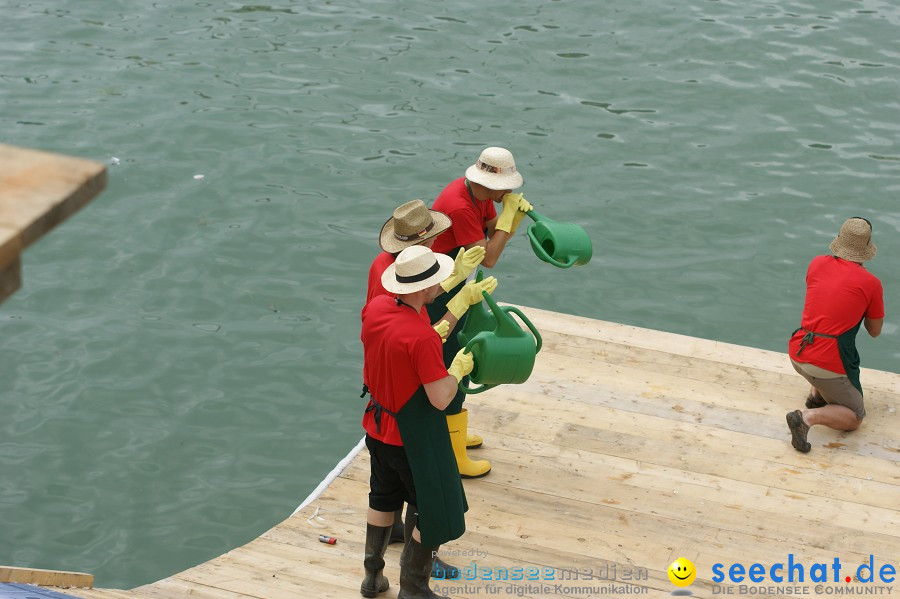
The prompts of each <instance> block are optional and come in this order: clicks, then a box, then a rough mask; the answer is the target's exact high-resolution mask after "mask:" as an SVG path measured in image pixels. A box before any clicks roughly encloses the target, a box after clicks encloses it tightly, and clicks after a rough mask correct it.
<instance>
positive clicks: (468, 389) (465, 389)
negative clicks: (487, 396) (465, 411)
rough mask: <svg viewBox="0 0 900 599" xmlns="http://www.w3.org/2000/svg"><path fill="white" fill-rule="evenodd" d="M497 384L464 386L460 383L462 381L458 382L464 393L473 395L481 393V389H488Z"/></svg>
mask: <svg viewBox="0 0 900 599" xmlns="http://www.w3.org/2000/svg"><path fill="white" fill-rule="evenodd" d="M496 386H497V385H482V386H480V387H466V386H465V385H463V384H462V381H460V382H459V390H460V391H462V392H463V393H465V394H466V395H475V394H476V393H481V392H482V391H487V390H488V389H493V388H494V387H496Z"/></svg>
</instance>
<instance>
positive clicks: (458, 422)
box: [428, 147, 531, 478]
mask: <svg viewBox="0 0 900 599" xmlns="http://www.w3.org/2000/svg"><path fill="white" fill-rule="evenodd" d="M522 182H523V180H522V175H521V173H519V171H518V170H517V169H516V162H515V160H514V159H513V155H512V154H511V153H510V151H509V150H506V149H504V148H496V147H491V148H486V149H485V150H484V151H483V152H481V155H480V156H479V157H478V160H477V161H476V162H475V164H473V165H471V166H470V167H469V168H467V169H466V173H465V177H460V178H459V179H456V180H454V181H451V182H450V184H449V185H447V187H445V188H444V190H443V191H442V192H441V193H440V195H439V196H438V197H437V199H436V200H435V201H434V204H433V205H432V209H433V210H440V211H441V212H443V213H444V214H446V215H447V216H449V217H450V220H451V221H452V223H453V224H452V225H451V226H450V228H449V229H448V230H446V231H444V232H443V233H441V234H440V235H438V237H437V240H436V241H435V242H434V245H433V246H432V248H433V249H434V251H435V252H440V253H442V254H448V255H450V256H454V255H456V253H457V252H459V251H460V249H461V248H464V249H467V250H468V249H470V248H474V247H479V246H480V247H483V248H484V260H483V261H482V263H481V264H482V265H483V266H486V267H488V268H493V266H494V265H495V264H496V263H497V260H499V259H500V254H501V253H502V252H503V248H505V247H506V242H507V241H509V239H510V237H512V235H513V234H514V233H515V232H516V229H517V228H518V227H519V223H521V222H522V218H523V217H524V216H525V213H526V212H528V211H529V210H531V204H529V203H528V202H527V201H526V200H525V198H524V197H523V195H522V194H520V193H516V194H514V193H511V192H512V190H513V189H518V188H519V187H521V186H522ZM495 203H498V204H502V206H503V208H502V209H501V213H500V215H498V214H497V210H496V209H495V208H494V204H495ZM451 294H452V292H451ZM447 297H450V295H448V296H447ZM444 307H445V306H444V305H443V300H441V299H439V300H438V301H437V302H435V303H433V304H431V305H430V306H428V314H429V315H430V316H431V319H432V321H433V320H435V319H436V318H438V317H439V316H440V314H442V313H443V310H444ZM464 324H465V317H463V318H461V319H460V321H459V322H458V323H456V325H455V327H453V328H452V330H451V331H450V334H449V336H448V337H447V343H445V344H444V363H445V364H449V363H450V360H452V359H453V356H454V355H456V352H457V350H458V349H459V343H458V341H457V339H456V333H457V332H458V331H459V330H460V329H461V328H462V326H463V325H464ZM465 384H468V379H466V381H465ZM464 400H465V394H463V393H462V392H460V393H457V394H456V397H454V399H453V402H452V403H451V404H450V407H448V408H447V426H448V428H449V430H450V438H451V440H452V442H453V451H454V452H455V454H456V460H457V464H458V466H459V473H460V476H462V477H464V478H477V477H480V476H485V475H487V474H488V473H489V472H490V471H491V463H490V462H489V461H487V460H472V459H470V458H469V456H468V454H467V453H466V450H467V449H475V448H477V447H481V444H482V439H481V437H479V436H477V435H469V433H468V411H467V410H464V409H463V407H462V406H463V401H464Z"/></svg>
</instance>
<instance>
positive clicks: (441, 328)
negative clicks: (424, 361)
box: [431, 320, 450, 343]
mask: <svg viewBox="0 0 900 599" xmlns="http://www.w3.org/2000/svg"><path fill="white" fill-rule="evenodd" d="M431 328H433V329H434V332H435V333H437V334H438V335H440V336H441V343H447V335H449V334H450V323H449V322H447V321H446V320H442V321H440V322H439V323H437V324H436V325H434V326H433V327H431Z"/></svg>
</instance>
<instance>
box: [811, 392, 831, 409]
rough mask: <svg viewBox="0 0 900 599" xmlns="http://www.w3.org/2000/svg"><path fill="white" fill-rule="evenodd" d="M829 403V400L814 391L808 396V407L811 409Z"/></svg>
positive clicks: (822, 406)
mask: <svg viewBox="0 0 900 599" xmlns="http://www.w3.org/2000/svg"><path fill="white" fill-rule="evenodd" d="M827 405H828V402H827V401H825V400H824V399H822V398H821V397H819V396H817V395H813V394H812V393H810V394H809V395H808V396H807V397H806V407H807V408H808V409H810V410H813V409H815V408H824V407H825V406H827Z"/></svg>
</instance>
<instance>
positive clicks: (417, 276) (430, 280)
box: [381, 245, 453, 295]
mask: <svg viewBox="0 0 900 599" xmlns="http://www.w3.org/2000/svg"><path fill="white" fill-rule="evenodd" d="M452 272H453V258H451V257H450V256H447V255H445V254H435V253H434V252H432V251H431V250H430V249H429V248H427V247H424V246H421V245H414V246H412V247H408V248H406V249H405V250H403V251H402V252H400V255H398V256H397V259H396V260H395V261H394V263H393V264H391V265H390V266H388V267H387V269H386V270H385V271H384V273H382V275H381V286H382V287H384V288H385V290H386V291H388V292H389V293H396V294H399V295H402V294H406V293H415V292H416V291H422V290H423V289H428V288H429V287H431V286H432V285H437V284H438V283H440V282H441V281H443V280H444V279H446V278H447V277H449V276H450V273H452Z"/></svg>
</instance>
